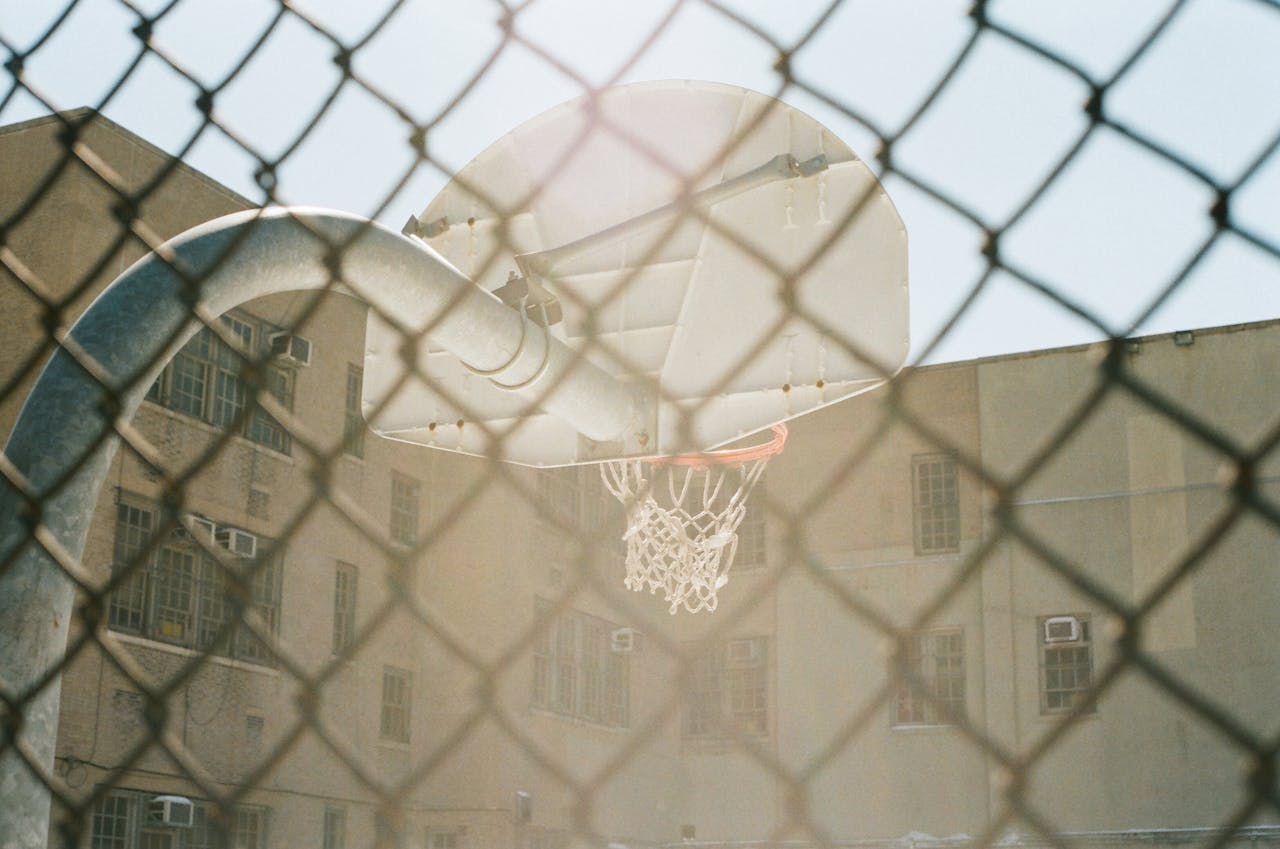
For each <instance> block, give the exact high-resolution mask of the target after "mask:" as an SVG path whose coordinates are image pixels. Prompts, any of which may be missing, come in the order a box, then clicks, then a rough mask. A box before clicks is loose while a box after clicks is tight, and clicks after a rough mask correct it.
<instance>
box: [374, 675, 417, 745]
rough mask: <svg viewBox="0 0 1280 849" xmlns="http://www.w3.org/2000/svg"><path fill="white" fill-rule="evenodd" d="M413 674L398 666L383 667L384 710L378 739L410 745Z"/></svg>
mask: <svg viewBox="0 0 1280 849" xmlns="http://www.w3.org/2000/svg"><path fill="white" fill-rule="evenodd" d="M412 721H413V672H412V671H410V670H408V669H403V668H401V667H398V666H391V665H384V666H383V667H382V709H381V711H380V712H379V720H378V737H379V739H381V740H384V741H391V742H393V743H408V742H409V741H410V739H411V737H412V734H411V729H412V725H411V723H412Z"/></svg>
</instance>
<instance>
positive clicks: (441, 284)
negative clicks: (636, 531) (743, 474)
mask: <svg viewBox="0 0 1280 849" xmlns="http://www.w3.org/2000/svg"><path fill="white" fill-rule="evenodd" d="M175 268H176V269H180V270H181V272H180V273H179V271H175ZM335 278H336V279H338V280H339V281H345V282H346V283H347V284H349V291H354V292H355V293H356V294H357V295H358V296H359V297H362V298H364V299H365V300H367V301H369V302H370V303H371V304H372V305H373V306H374V307H376V308H377V309H379V310H381V311H383V312H384V313H386V314H387V315H391V316H395V317H396V318H397V319H399V320H401V321H403V322H404V324H405V326H406V327H408V328H410V329H411V330H416V331H420V330H422V329H423V328H425V327H427V326H428V325H432V328H431V337H432V340H433V341H434V342H435V343H436V344H438V345H440V346H441V347H443V348H445V349H446V350H449V351H451V352H453V353H454V354H456V355H457V356H458V357H459V358H460V359H462V360H463V361H464V362H466V363H468V364H469V365H471V366H472V367H474V368H476V369H495V368H497V367H499V366H503V365H504V364H509V365H506V367H505V368H504V369H503V374H504V380H506V381H508V382H511V383H517V382H525V381H527V382H528V386H527V387H524V388H522V389H521V390H520V391H521V392H522V394H524V395H525V396H526V397H528V398H530V399H538V398H539V397H540V396H541V395H542V394H543V393H544V392H545V391H546V390H545V387H548V386H556V390H555V391H554V392H553V393H551V394H550V396H549V397H548V398H546V399H544V400H543V401H542V406H543V408H544V409H546V410H547V411H548V412H551V413H553V414H556V415H558V416H560V417H561V418H564V419H566V420H567V421H569V422H570V423H572V424H573V425H574V426H575V427H577V428H578V430H579V431H580V432H582V433H584V434H585V435H587V436H590V437H591V438H593V439H599V440H609V439H614V438H617V437H618V436H620V435H621V434H622V433H623V432H624V431H625V430H626V429H627V428H628V427H632V426H633V425H634V423H635V422H636V421H638V420H639V414H638V409H637V408H638V402H637V401H636V399H635V397H634V396H633V395H632V393H631V391H630V390H628V389H627V388H626V387H625V386H623V385H621V384H620V383H619V382H617V381H616V380H614V379H613V378H612V377H610V376H609V375H607V374H605V373H604V372H603V371H601V370H599V369H597V368H595V367H594V366H592V365H591V364H590V363H587V362H585V361H582V360H581V359H580V358H579V357H577V356H576V354H575V353H574V352H573V351H572V350H571V349H569V348H567V347H566V346H564V345H563V344H562V343H560V342H558V341H557V340H555V339H553V338H551V337H549V336H547V335H545V334H544V333H542V332H541V328H538V327H536V326H534V325H533V324H532V323H531V322H528V321H527V319H525V318H523V317H522V316H521V315H520V313H518V312H517V311H515V310H513V309H511V308H510V307H507V306H506V305H504V304H502V303H501V302H500V301H498V300H497V299H496V298H494V297H493V296H491V295H489V294H488V293H486V292H484V291H482V290H480V289H479V288H478V287H476V286H475V285H474V284H472V283H471V282H470V281H469V280H468V279H467V278H466V277H464V276H463V275H462V274H461V272H459V271H457V270H456V269H455V268H453V267H452V266H451V265H449V264H448V263H447V262H445V261H444V260H443V259H441V258H440V257H439V256H438V255H437V254H435V253H434V252H432V251H431V250H430V249H429V248H427V247H425V246H423V245H422V244H420V243H418V242H415V241H413V240H410V239H407V238H405V237H403V236H401V235H400V234H398V233H393V232H391V231H390V230H387V229H385V228H383V227H380V226H377V225H374V224H371V223H370V222H368V221H366V220H364V219H362V218H359V217H357V216H353V215H347V214H344V213H337V212H331V211H326V210H311V209H272V210H265V211H264V210H252V211H249V212H245V213H237V214H235V215H231V216H227V217H225V218H221V219H218V220H216V221H212V222H209V223H208V224H205V225H202V226H201V227H198V228H196V229H194V230H191V231H189V232H187V233H185V234H183V235H182V236H179V237H178V238H177V239H175V240H173V241H172V242H169V243H168V244H167V245H166V246H165V248H163V249H162V250H161V251H159V254H155V253H153V254H150V255H148V256H147V257H145V258H143V259H142V260H140V261H139V262H137V263H136V264H134V265H133V266H132V267H131V268H129V269H128V270H127V271H125V272H124V274H122V275H121V276H120V277H119V278H118V279H117V280H116V281H115V282H114V283H112V284H111V286H109V287H108V288H107V289H106V290H105V291H104V292H103V293H102V295H101V296H100V297H99V298H98V299H97V300H96V301H94V303H93V304H92V305H91V306H90V307H89V309H88V310H87V311H86V312H85V313H84V315H83V316H82V317H81V319H80V320H79V321H78V322H77V323H76V325H75V327H74V328H73V329H72V330H71V333H70V335H69V338H68V341H67V342H66V344H65V345H64V346H63V347H62V348H61V349H60V350H58V351H57V352H56V353H55V354H54V356H53V358H52V359H51V361H50V362H49V364H48V366H46V368H45V370H44V372H43V373H42V374H41V375H40V378H39V380H38V381H37V383H36V385H35V388H34V389H33V390H32V392H31V394H30V396H29V397H28V399H27V402H26V405H25V406H24V407H23V409H22V412H21V414H20V416H19V418H18V421H17V423H16V424H15V426H14V429H13V432H12V434H11V435H10V438H9V441H8V444H7V445H6V446H5V453H4V457H3V458H0V696H2V697H3V701H0V712H2V713H3V714H4V722H3V725H2V726H0V727H2V728H3V731H0V846H2V847H3V849H19V848H20V849H39V848H41V847H44V846H45V845H46V843H47V841H48V824H49V817H50V802H51V797H50V786H51V775H52V770H53V762H54V745H55V742H56V737H57V730H58V702H59V695H60V690H61V677H60V676H61V668H60V667H61V664H62V660H63V656H64V653H65V651H66V642H67V635H68V629H69V625H70V621H71V617H72V604H73V601H74V598H75V594H76V579H75V578H74V577H73V575H77V574H83V573H81V572H79V571H78V564H79V561H80V557H81V554H82V553H83V551H84V545H85V539H86V536H87V534H88V530H89V522H90V519H91V517H92V515H93V510H94V506H95V504H96V503H97V498H98V492H99V490H100V488H101V486H102V483H103V481H104V479H105V477H106V474H107V469H108V466H109V465H110V462H111V458H112V456H113V454H114V452H115V449H116V445H117V442H118V436H117V435H116V432H115V429H114V423H115V422H116V421H128V420H129V419H130V418H132V416H133V414H134V413H135V412H136V411H137V408H138V406H139V404H141V402H142V399H143V397H144V396H145V394H146V392H147V389H148V387H149V386H150V385H151V384H152V383H153V382H154V381H155V379H156V377H157V376H158V375H159V373H160V371H161V370H162V369H163V367H164V365H165V364H166V363H167V362H168V361H169V359H170V358H171V357H172V356H173V354H174V353H176V352H177V350H178V349H180V348H181V347H182V345H183V344H185V343H186V342H187V341H188V340H189V339H190V338H191V337H192V336H193V335H194V334H195V333H196V332H197V331H198V330H199V328H200V326H201V324H200V323H199V322H198V321H197V320H195V319H194V318H193V311H192V306H191V304H193V303H198V304H199V305H200V306H201V308H203V310H205V311H206V314H208V315H218V314H221V313H223V312H225V311H227V310H229V309H231V308H232V307H235V306H238V305H240V304H242V303H244V302H246V301H249V300H252V299H254V298H259V297H262V296H264V295H270V294H274V293H278V292H286V291H294V290H302V289H322V288H326V287H331V286H332V285H333V284H334V281H335ZM522 324H524V326H523V327H522ZM72 351H74V352H75V353H74V354H73V353H72ZM557 384H558V385H557ZM59 559H61V560H63V562H64V563H65V564H66V568H64V566H62V565H59V562H58V561H59Z"/></svg>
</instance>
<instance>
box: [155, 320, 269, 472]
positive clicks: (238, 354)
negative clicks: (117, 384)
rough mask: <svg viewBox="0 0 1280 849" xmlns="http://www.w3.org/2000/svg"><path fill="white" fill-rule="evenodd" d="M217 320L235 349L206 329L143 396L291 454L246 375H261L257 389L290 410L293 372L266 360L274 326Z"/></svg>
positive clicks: (247, 321) (177, 356)
mask: <svg viewBox="0 0 1280 849" xmlns="http://www.w3.org/2000/svg"><path fill="white" fill-rule="evenodd" d="M220 322H221V325H222V329H223V331H224V332H225V333H227V334H229V335H230V336H231V338H232V339H233V340H235V341H236V343H237V345H238V349H237V348H233V347H232V346H231V345H228V344H227V342H225V341H223V339H222V338H220V337H219V336H218V334H217V333H215V332H214V331H213V330H211V329H210V328H207V327H206V328H203V329H201V330H200V332H199V333H197V334H196V336H195V338H194V339H192V340H191V341H190V342H188V343H187V344H186V345H185V346H183V348H182V350H181V351H179V352H178V353H177V354H175V355H174V358H173V360H172V362H170V364H169V365H168V366H166V367H165V369H164V371H163V372H162V373H161V375H160V377H159V378H158V379H157V380H156V382H155V383H154V384H152V386H151V389H150V390H149V391H148V393H147V398H148V399H149V400H151V401H154V402H155V403H157V404H159V405H160V406H162V407H165V408H167V409H170V410H173V411H174V412H177V413H181V414H183V415H185V416H189V417H191V418H193V419H199V420H201V421H204V422H207V423H209V424H211V425H214V426H215V427H218V428H224V429H225V428H236V429H237V432H239V433H241V434H242V435H243V436H244V437H245V438H247V439H249V440H252V441H253V442H256V443H258V444H259V445H262V446H264V447H266V448H270V449H271V450H272V451H276V452H279V453H281V454H288V453H290V451H291V447H292V440H291V437H290V435H289V432H288V431H287V430H286V429H285V428H284V427H283V426H282V425H281V424H280V423H279V422H277V421H276V420H275V419H274V418H272V417H271V415H270V414H268V413H267V412H266V411H265V410H263V409H262V408H261V407H260V406H258V405H257V404H256V403H255V402H254V400H253V399H254V396H255V393H256V391H257V390H258V388H259V384H258V383H256V382H255V381H254V379H252V378H251V376H252V375H254V374H260V375H261V377H260V378H259V380H260V382H261V388H262V389H263V390H265V391H266V392H267V393H268V394H270V395H271V396H272V397H273V398H274V399H275V400H276V401H277V402H278V403H279V404H280V405H282V406H283V407H284V408H285V409H287V410H292V409H293V395H294V372H293V371H292V370H291V369H286V368H280V367H278V366H275V365H272V364H270V363H269V362H267V361H266V358H267V353H268V349H267V342H266V339H267V337H268V336H269V335H270V333H271V332H272V330H276V329H278V328H272V327H271V326H270V325H267V324H265V323H263V322H261V321H258V320H256V319H253V318H252V317H250V316H248V315H243V314H236V315H224V316H222V318H221V319H220ZM251 365H252V366H253V367H250V366H251ZM246 407H248V408H249V411H248V413H247V414H246V412H245V409H246Z"/></svg>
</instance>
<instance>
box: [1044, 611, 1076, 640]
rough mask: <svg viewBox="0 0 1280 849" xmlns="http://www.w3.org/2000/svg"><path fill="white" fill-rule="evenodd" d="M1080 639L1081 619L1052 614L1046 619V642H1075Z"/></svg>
mask: <svg viewBox="0 0 1280 849" xmlns="http://www.w3.org/2000/svg"><path fill="white" fill-rule="evenodd" d="M1079 639H1080V620H1079V619H1077V618H1075V617H1074V616H1050V617H1049V618H1048V619H1046V620H1044V641H1045V642H1046V643H1074V642H1076V641H1078V640H1079Z"/></svg>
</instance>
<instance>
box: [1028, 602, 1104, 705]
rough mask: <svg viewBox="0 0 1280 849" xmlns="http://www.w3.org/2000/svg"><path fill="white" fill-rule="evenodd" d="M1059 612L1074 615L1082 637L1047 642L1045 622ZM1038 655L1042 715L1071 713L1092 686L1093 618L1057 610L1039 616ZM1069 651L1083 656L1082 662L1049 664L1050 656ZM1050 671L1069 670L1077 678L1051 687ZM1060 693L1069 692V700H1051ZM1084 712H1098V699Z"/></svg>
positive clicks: (1066, 693)
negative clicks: (1080, 678)
mask: <svg viewBox="0 0 1280 849" xmlns="http://www.w3.org/2000/svg"><path fill="white" fill-rule="evenodd" d="M1059 616H1071V617H1073V618H1074V619H1075V620H1076V621H1077V622H1079V623H1080V637H1079V639H1077V640H1074V641H1072V642H1064V643H1048V642H1045V633H1044V623H1045V622H1046V621H1048V620H1049V619H1054V618H1056V617H1059ZM1036 648H1037V651H1036V657H1037V663H1038V666H1039V670H1038V678H1039V686H1038V687H1037V688H1036V689H1037V690H1038V691H1039V694H1040V714H1041V716H1055V715H1060V714H1064V713H1071V712H1072V711H1074V710H1076V705H1077V704H1079V703H1080V702H1081V701H1083V700H1084V698H1085V697H1087V695H1088V693H1089V692H1091V691H1092V689H1093V672H1094V662H1093V628H1092V620H1091V617H1090V616H1089V614H1087V613H1054V614H1050V615H1047V616H1040V617H1037V618H1036ZM1066 651H1071V652H1072V654H1073V655H1075V656H1076V657H1077V658H1080V657H1083V659H1084V662H1083V664H1080V663H1078V662H1077V663H1055V664H1052V665H1051V664H1050V662H1049V656H1050V655H1053V656H1055V657H1056V656H1058V655H1060V654H1062V653H1064V652H1066ZM1082 666H1083V669H1084V677H1085V682H1084V684H1083V685H1081V684H1079V683H1078V681H1079V677H1080V675H1079V673H1080V668H1081V667H1082ZM1051 672H1057V673H1069V674H1070V675H1071V677H1072V678H1073V680H1074V681H1075V682H1076V683H1075V684H1074V685H1073V686H1071V687H1061V686H1059V687H1055V688H1053V689H1052V690H1050V687H1049V681H1050V678H1051V677H1053V676H1051V674H1050V673H1051ZM1053 695H1057V696H1059V697H1061V696H1064V695H1065V696H1069V698H1067V700H1066V701H1067V702H1068V703H1067V704H1051V702H1054V701H1056V700H1055V699H1053V698H1051V696H1053ZM1084 712H1085V713H1096V712H1097V703H1096V702H1095V703H1091V704H1089V706H1088V707H1086V708H1085V709H1084Z"/></svg>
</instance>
